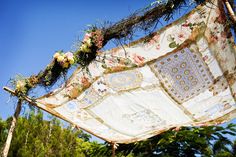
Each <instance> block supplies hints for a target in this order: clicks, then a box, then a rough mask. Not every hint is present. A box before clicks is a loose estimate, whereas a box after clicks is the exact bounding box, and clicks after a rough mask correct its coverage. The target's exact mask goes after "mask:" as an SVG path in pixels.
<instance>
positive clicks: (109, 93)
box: [36, 0, 236, 143]
mask: <svg viewBox="0 0 236 157" xmlns="http://www.w3.org/2000/svg"><path fill="white" fill-rule="evenodd" d="M224 21H225V15H224V8H223V5H222V1H220V0H211V1H207V2H205V4H204V5H200V6H198V7H197V8H196V9H194V10H193V11H191V12H190V13H189V14H187V15H185V16H184V17H182V18H181V19H179V20H177V21H175V22H173V23H172V24H170V25H168V26H166V27H164V28H163V29H161V30H159V31H157V32H155V33H153V34H152V35H151V36H148V37H145V38H143V39H140V40H138V41H135V42H133V43H130V44H129V45H128V46H125V47H124V48H125V51H124V48H121V47H118V48H115V49H111V50H107V51H104V52H102V53H101V54H99V55H98V56H97V58H96V60H94V61H93V62H92V63H91V64H89V66H88V68H87V69H77V70H76V71H75V72H74V73H73V75H72V76H71V78H70V79H69V80H68V81H67V84H66V85H63V86H62V87H61V88H59V89H57V90H55V91H53V92H51V93H50V94H47V95H45V96H42V97H40V98H38V99H36V104H37V106H38V107H40V108H42V109H44V110H46V111H47V112H49V113H51V114H54V115H56V116H58V117H60V118H62V119H64V120H66V121H68V122H70V123H71V124H74V125H77V126H78V127H80V128H82V129H84V130H86V131H87V132H90V133H91V134H94V135H95V136H98V137H100V138H102V139H104V140H106V141H109V142H116V143H130V142H135V141H139V140H143V139H146V138H149V137H152V136H155V135H157V134H159V133H161V132H163V131H166V130H168V129H171V128H173V127H179V126H201V125H216V124H220V123H224V122H226V121H229V120H231V119H233V118H235V117H236V103H235V101H236V50H235V48H234V44H233V39H232V37H231V36H232V35H231V33H230V30H229V29H228V28H227V27H226V26H225V24H224Z"/></svg>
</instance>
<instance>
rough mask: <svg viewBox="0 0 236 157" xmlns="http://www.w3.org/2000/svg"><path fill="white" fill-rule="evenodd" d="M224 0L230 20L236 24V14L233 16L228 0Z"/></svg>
mask: <svg viewBox="0 0 236 157" xmlns="http://www.w3.org/2000/svg"><path fill="white" fill-rule="evenodd" d="M224 1H225V6H226V8H227V10H228V12H229V16H230V18H231V20H232V21H233V23H234V24H236V16H235V13H234V10H233V8H232V6H231V5H230V3H229V1H228V0H224Z"/></svg>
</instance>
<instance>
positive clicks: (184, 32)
mask: <svg viewBox="0 0 236 157" xmlns="http://www.w3.org/2000/svg"><path fill="white" fill-rule="evenodd" d="M191 33H192V31H191V29H190V28H188V27H179V28H178V29H177V30H176V33H175V34H174V35H173V38H174V41H175V42H176V44H182V43H183V42H184V41H185V40H186V39H188V38H189V36H190V35H191Z"/></svg>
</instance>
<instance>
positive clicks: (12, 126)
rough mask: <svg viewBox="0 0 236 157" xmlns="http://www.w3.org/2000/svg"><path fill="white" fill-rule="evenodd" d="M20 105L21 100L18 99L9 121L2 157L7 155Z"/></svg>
mask: <svg viewBox="0 0 236 157" xmlns="http://www.w3.org/2000/svg"><path fill="white" fill-rule="evenodd" d="M21 105H22V101H21V100H19V101H18V103H17V107H16V110H15V113H14V115H13V117H12V122H11V126H10V129H9V132H8V136H7V140H6V143H5V146H4V148H3V153H2V155H3V157H7V155H8V152H9V149H10V145H11V140H12V136H13V133H14V130H15V127H16V122H17V118H18V117H19V114H20V111H21Z"/></svg>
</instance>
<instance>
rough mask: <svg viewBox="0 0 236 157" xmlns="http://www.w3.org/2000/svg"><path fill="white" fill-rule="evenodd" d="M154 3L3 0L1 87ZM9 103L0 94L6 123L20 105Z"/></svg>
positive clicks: (145, 0)
mask: <svg viewBox="0 0 236 157" xmlns="http://www.w3.org/2000/svg"><path fill="white" fill-rule="evenodd" d="M153 1H154V0H138V1H137V0H116V1H112V0H99V1H97V0H90V1H88V0H87V1H82V0H0V21H1V24H0V55H1V66H0V87H3V86H5V85H7V83H8V81H9V79H10V78H14V77H15V75H17V74H21V75H23V76H30V75H32V74H37V73H38V72H39V71H40V70H42V69H44V68H45V67H46V65H47V64H48V63H49V62H50V61H51V59H52V56H53V54H54V53H55V51H57V50H65V51H67V50H71V49H72V47H73V45H74V44H75V43H76V41H77V39H78V37H79V38H80V39H82V38H83V33H84V32H83V31H84V30H85V29H86V28H87V25H88V24H96V23H97V22H98V21H111V22H116V21H118V20H120V19H121V18H124V17H127V16H128V15H129V14H130V13H132V12H134V11H135V10H137V9H140V8H144V7H146V6H147V5H148V4H150V3H151V2H153ZM160 27H161V25H160ZM8 100H9V94H8V93H6V92H5V91H3V90H0V117H2V118H3V119H6V118H7V117H9V116H11V115H12V114H13V112H14V106H15V103H16V101H15V99H12V98H11V100H10V101H9V102H8ZM234 122H235V121H234Z"/></svg>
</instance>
